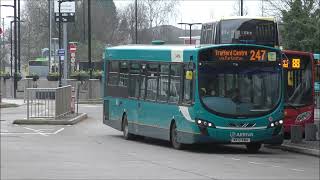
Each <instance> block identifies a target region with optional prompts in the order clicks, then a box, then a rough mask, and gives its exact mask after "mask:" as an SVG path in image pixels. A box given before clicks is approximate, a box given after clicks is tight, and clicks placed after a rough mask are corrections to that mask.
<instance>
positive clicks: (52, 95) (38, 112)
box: [26, 85, 72, 119]
mask: <svg viewBox="0 0 320 180" xmlns="http://www.w3.org/2000/svg"><path fill="white" fill-rule="evenodd" d="M71 95H72V93H71V86H70V85H69V86H63V87H58V88H27V93H26V98H27V119H30V118H54V119H56V118H59V117H61V116H64V115H67V114H69V113H71V112H72V111H71V103H72V101H71V98H72V96H71Z"/></svg>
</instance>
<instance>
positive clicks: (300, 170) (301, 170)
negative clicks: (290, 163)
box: [290, 169, 304, 172]
mask: <svg viewBox="0 0 320 180" xmlns="http://www.w3.org/2000/svg"><path fill="white" fill-rule="evenodd" d="M290 170H292V171H299V172H303V171H304V170H303V169H290Z"/></svg>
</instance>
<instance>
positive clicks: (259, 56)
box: [212, 49, 277, 61]
mask: <svg viewBox="0 0 320 180" xmlns="http://www.w3.org/2000/svg"><path fill="white" fill-rule="evenodd" d="M212 56H213V57H214V58H215V59H217V60H222V61H248V60H249V61H276V59H277V58H276V52H268V51H267V50H266V49H214V50H213V51H212Z"/></svg>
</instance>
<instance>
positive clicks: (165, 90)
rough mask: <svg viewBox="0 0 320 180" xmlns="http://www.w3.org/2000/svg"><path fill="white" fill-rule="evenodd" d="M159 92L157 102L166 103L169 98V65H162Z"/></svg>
mask: <svg viewBox="0 0 320 180" xmlns="http://www.w3.org/2000/svg"><path fill="white" fill-rule="evenodd" d="M159 76H160V77H159V92H158V97H157V100H158V101H160V102H166V101H167V100H168V96H169V64H167V63H166V64H160V75H159Z"/></svg>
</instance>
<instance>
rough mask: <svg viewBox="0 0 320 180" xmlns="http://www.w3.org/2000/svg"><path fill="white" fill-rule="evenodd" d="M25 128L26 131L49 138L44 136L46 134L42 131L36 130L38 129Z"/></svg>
mask: <svg viewBox="0 0 320 180" xmlns="http://www.w3.org/2000/svg"><path fill="white" fill-rule="evenodd" d="M23 128H24V129H28V130H30V131H33V132H36V133H38V134H40V135H42V136H48V135H47V134H44V133H42V132H41V131H39V130H36V129H32V128H28V127H23Z"/></svg>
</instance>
